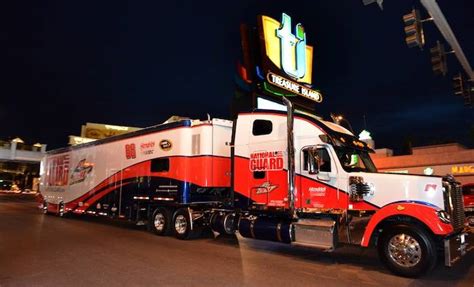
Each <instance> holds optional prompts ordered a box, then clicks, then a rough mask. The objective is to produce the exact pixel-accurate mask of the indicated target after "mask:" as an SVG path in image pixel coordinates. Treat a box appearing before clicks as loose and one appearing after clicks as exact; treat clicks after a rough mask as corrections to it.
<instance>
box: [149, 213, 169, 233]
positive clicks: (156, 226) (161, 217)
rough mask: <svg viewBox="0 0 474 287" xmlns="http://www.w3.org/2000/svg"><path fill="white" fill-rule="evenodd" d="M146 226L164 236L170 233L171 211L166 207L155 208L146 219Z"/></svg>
mask: <svg viewBox="0 0 474 287" xmlns="http://www.w3.org/2000/svg"><path fill="white" fill-rule="evenodd" d="M148 228H149V230H150V231H151V232H153V233H155V234H156V235H160V236H166V235H170V233H171V212H170V211H169V210H168V209H166V208H161V207H159V208H157V209H155V211H154V212H153V214H152V216H151V218H150V220H149V221H148Z"/></svg>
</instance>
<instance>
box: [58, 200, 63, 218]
mask: <svg viewBox="0 0 474 287" xmlns="http://www.w3.org/2000/svg"><path fill="white" fill-rule="evenodd" d="M58 208H59V209H58V215H59V217H64V215H65V212H64V208H65V206H64V202H62V201H61V202H60V203H59V206H58Z"/></svg>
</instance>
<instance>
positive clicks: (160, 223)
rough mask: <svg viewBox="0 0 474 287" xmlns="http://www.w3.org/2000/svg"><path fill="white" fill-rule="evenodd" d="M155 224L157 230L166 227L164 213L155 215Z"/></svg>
mask: <svg viewBox="0 0 474 287" xmlns="http://www.w3.org/2000/svg"><path fill="white" fill-rule="evenodd" d="M154 225H155V229H156V230H157V231H163V229H164V228H165V217H164V216H163V214H161V213H157V214H156V215H155V220H154Z"/></svg>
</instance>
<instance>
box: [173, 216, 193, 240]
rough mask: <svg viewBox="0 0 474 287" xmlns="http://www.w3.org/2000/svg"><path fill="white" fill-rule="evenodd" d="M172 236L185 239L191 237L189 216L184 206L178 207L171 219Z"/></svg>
mask: <svg viewBox="0 0 474 287" xmlns="http://www.w3.org/2000/svg"><path fill="white" fill-rule="evenodd" d="M173 227H174V236H176V238H178V239H181V240H185V239H189V238H190V237H191V218H190V217H189V212H188V210H187V209H186V208H180V209H178V210H177V211H176V213H175V214H174V219H173Z"/></svg>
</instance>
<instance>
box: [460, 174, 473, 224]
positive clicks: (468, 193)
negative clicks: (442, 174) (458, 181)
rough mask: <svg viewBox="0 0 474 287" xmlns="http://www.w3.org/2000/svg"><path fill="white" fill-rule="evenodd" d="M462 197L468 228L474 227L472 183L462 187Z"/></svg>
mask: <svg viewBox="0 0 474 287" xmlns="http://www.w3.org/2000/svg"><path fill="white" fill-rule="evenodd" d="M462 194H463V197H464V211H465V212H466V217H467V221H468V222H469V225H470V226H474V183H469V184H465V185H463V186H462Z"/></svg>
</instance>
